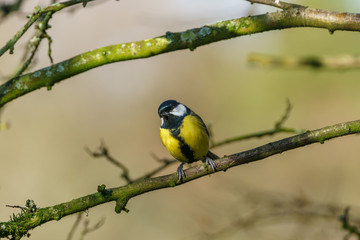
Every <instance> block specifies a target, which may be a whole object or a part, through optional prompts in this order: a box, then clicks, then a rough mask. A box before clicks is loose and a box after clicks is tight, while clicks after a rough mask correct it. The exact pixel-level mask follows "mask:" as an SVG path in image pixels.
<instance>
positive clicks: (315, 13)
mask: <svg viewBox="0 0 360 240" xmlns="http://www.w3.org/2000/svg"><path fill="white" fill-rule="evenodd" d="M69 2H73V1H69ZM77 2H80V0H78V1H77ZM252 2H255V1H252ZM258 2H261V1H258ZM264 2H266V1H262V3H264ZM280 3H281V2H280ZM281 4H283V3H281ZM291 6H292V7H289V8H284V10H283V11H280V12H273V13H266V14H262V15H256V16H249V17H242V18H238V19H233V20H227V21H221V22H217V23H214V24H209V25H205V26H203V27H199V28H193V29H190V30H187V31H184V32H167V33H166V35H163V36H160V37H155V38H151V39H146V40H142V41H136V42H129V43H122V44H117V45H111V46H107V47H103V48H99V49H95V50H92V51H89V52H86V53H83V54H80V55H77V56H74V57H72V58H69V59H68V60H65V61H63V62H60V63H57V64H54V65H52V66H49V67H46V68H42V69H39V70H38V71H35V72H32V73H28V74H25V75H22V76H18V77H15V78H12V79H10V80H9V81H7V82H6V83H4V84H2V85H1V86H0V107H2V106H3V105H5V104H6V103H8V102H10V101H12V100H14V99H15V98H17V97H20V96H22V95H24V94H27V93H29V92H32V91H34V90H36V89H39V88H42V87H47V88H48V89H51V87H52V86H53V85H54V84H55V83H58V82H60V81H62V80H64V79H67V78H70V77H72V76H75V75H77V74H80V73H82V72H85V71H88V70H90V69H93V68H96V67H99V66H102V65H105V64H110V63H114V62H120V61H128V60H134V59H142V58H148V57H152V56H155V55H159V54H164V53H168V52H172V51H177V50H183V49H190V50H194V49H196V48H197V47H200V46H203V45H206V44H210V43H214V42H218V41H222V40H226V39H230V38H234V37H239V36H244V35H249V34H254V33H261V32H265V31H271V30H278V29H286V28H294V27H315V28H323V29H327V30H329V31H330V32H331V33H333V32H334V31H336V30H344V31H360V14H355V13H339V12H333V11H325V10H320V9H314V8H306V7H303V6H299V5H291ZM0 55H1V50H0Z"/></svg>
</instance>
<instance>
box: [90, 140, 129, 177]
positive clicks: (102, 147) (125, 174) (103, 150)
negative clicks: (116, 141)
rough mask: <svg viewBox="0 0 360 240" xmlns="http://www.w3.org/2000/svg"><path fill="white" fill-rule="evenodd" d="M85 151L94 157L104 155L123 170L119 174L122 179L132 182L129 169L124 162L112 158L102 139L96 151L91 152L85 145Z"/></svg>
mask: <svg viewBox="0 0 360 240" xmlns="http://www.w3.org/2000/svg"><path fill="white" fill-rule="evenodd" d="M85 151H86V152H87V153H89V154H90V155H91V156H93V157H95V158H99V157H105V158H106V159H107V160H108V161H109V162H111V163H112V164H114V165H115V166H117V167H118V168H120V169H121V170H122V171H123V172H122V174H121V177H122V178H124V180H125V181H126V182H127V183H132V182H133V180H132V179H131V178H130V176H129V169H128V168H127V167H126V166H125V165H124V164H122V163H121V162H119V161H117V160H116V159H115V158H113V157H112V156H111V155H110V153H109V150H108V148H107V147H106V146H105V142H104V141H101V142H100V146H99V148H98V151H97V152H96V151H94V152H92V151H91V150H90V149H89V148H88V147H85Z"/></svg>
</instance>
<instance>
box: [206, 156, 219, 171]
mask: <svg viewBox="0 0 360 240" xmlns="http://www.w3.org/2000/svg"><path fill="white" fill-rule="evenodd" d="M205 163H206V164H207V165H209V166H210V167H211V168H212V170H213V172H215V169H216V165H215V163H214V161H213V160H212V159H211V158H209V157H206V160H205Z"/></svg>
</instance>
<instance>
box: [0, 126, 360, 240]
mask: <svg viewBox="0 0 360 240" xmlns="http://www.w3.org/2000/svg"><path fill="white" fill-rule="evenodd" d="M355 133H360V120H357V121H353V122H346V123H340V124H336V125H332V126H329V127H324V128H321V129H318V130H313V131H307V132H305V133H303V134H299V135H296V136H293V137H289V138H285V139H282V140H279V141H276V142H271V143H268V144H265V145H263V146H260V147H257V148H254V149H251V150H248V151H244V152H240V153H235V154H232V155H229V156H226V157H223V158H221V159H218V160H216V161H215V163H216V172H218V171H226V170H227V169H229V168H232V167H235V166H238V165H241V164H245V163H251V162H254V161H258V160H261V159H264V158H267V157H270V156H273V155H275V154H279V153H283V152H285V151H288V150H291V149H295V148H299V147H303V146H306V145H309V144H312V143H324V142H325V141H326V140H329V139H332V138H337V137H341V136H345V135H350V134H355ZM185 173H186V176H187V177H186V178H185V179H183V181H182V182H178V180H177V176H176V173H173V174H169V175H165V176H160V177H155V178H147V179H143V180H140V181H137V182H134V183H131V184H128V185H126V186H122V187H116V188H109V189H106V188H105V186H104V185H101V186H99V187H98V192H96V193H93V194H90V195H87V196H84V197H80V198H77V199H73V200H71V201H69V202H65V203H61V204H58V205H55V206H52V207H45V208H35V211H24V212H22V213H21V214H19V215H17V216H14V217H13V219H12V220H11V221H9V222H1V223H0V237H8V238H10V237H11V238H13V239H20V238H21V237H22V236H24V235H26V234H27V233H28V231H29V230H31V229H33V228H35V227H37V226H40V225H41V224H44V223H46V222H49V221H52V220H60V219H61V218H63V217H65V216H68V215H71V214H74V213H77V212H81V211H85V210H87V209H89V208H92V207H95V206H97V205H100V204H104V203H107V202H111V201H115V202H116V207H115V211H116V212H117V213H120V212H121V211H123V210H124V211H126V212H128V211H129V210H128V209H126V204H127V202H128V201H129V200H130V199H131V198H133V197H135V196H138V195H141V194H144V193H146V192H150V191H154V190H158V189H163V188H169V187H175V186H177V185H181V184H184V183H187V182H190V181H192V180H195V179H198V178H201V177H204V176H206V175H209V174H213V172H212V171H210V170H209V169H208V168H206V167H204V165H203V164H200V165H197V166H194V167H191V168H189V169H186V170H185Z"/></svg>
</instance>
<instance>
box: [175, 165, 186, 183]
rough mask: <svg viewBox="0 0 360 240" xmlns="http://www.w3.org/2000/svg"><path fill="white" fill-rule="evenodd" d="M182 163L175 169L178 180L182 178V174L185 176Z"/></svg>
mask: <svg viewBox="0 0 360 240" xmlns="http://www.w3.org/2000/svg"><path fill="white" fill-rule="evenodd" d="M183 165H184V164H183V163H182V164H180V166H179V167H178V168H177V170H176V175H177V177H178V179H179V181H181V180H182V178H183V175H184V178H186V175H185V172H184V170H183Z"/></svg>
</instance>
